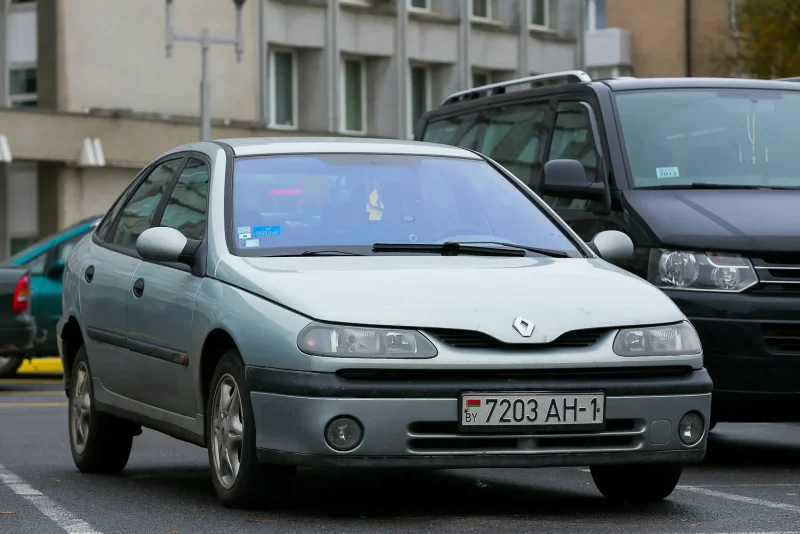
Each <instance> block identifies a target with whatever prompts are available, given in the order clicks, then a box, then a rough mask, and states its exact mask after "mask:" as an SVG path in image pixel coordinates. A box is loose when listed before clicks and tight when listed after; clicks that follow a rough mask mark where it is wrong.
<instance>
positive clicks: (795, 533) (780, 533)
mask: <svg viewBox="0 0 800 534" xmlns="http://www.w3.org/2000/svg"><path fill="white" fill-rule="evenodd" d="M675 534H686V532H676V533H675ZM692 534H800V530H770V531H767V530H764V531H761V530H759V531H748V532H693V533H692Z"/></svg>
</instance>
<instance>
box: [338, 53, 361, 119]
mask: <svg viewBox="0 0 800 534" xmlns="http://www.w3.org/2000/svg"><path fill="white" fill-rule="evenodd" d="M342 86H343V87H342V107H343V108H344V109H343V113H342V115H343V124H342V130H343V131H344V132H346V133H355V134H365V133H366V132H367V66H366V62H365V61H364V60H363V59H345V60H344V68H343V69H342Z"/></svg>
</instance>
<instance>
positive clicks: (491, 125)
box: [478, 104, 547, 188]
mask: <svg viewBox="0 0 800 534" xmlns="http://www.w3.org/2000/svg"><path fill="white" fill-rule="evenodd" d="M546 112H547V106H546V105H536V104H531V105H524V106H512V107H505V108H499V109H496V110H489V111H487V112H486V115H485V120H486V123H487V125H486V131H485V132H484V134H483V140H482V142H481V146H480V147H479V148H478V151H479V152H482V153H484V154H486V155H487V156H489V157H490V158H492V159H493V160H495V161H496V162H497V163H499V164H500V165H502V166H503V167H505V168H506V169H508V170H509V171H511V172H512V173H513V174H514V175H515V176H516V177H517V178H519V179H520V180H522V181H523V182H525V183H526V184H527V185H528V186H530V187H534V188H535V187H536V185H537V184H538V183H539V173H540V172H541V170H542V162H541V157H540V154H541V144H542V141H543V139H544V138H545V129H546V125H545V117H546Z"/></svg>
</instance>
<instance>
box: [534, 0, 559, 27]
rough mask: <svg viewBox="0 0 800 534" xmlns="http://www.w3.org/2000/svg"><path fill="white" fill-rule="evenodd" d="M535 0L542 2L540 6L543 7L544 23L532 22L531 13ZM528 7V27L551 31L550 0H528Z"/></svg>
mask: <svg viewBox="0 0 800 534" xmlns="http://www.w3.org/2000/svg"><path fill="white" fill-rule="evenodd" d="M535 2H542V7H543V8H544V24H536V23H535V22H533V13H534V6H535ZM528 8H529V10H530V11H529V13H530V17H529V18H528V28H529V29H531V30H547V31H552V30H553V28H552V26H551V25H552V22H553V21H552V20H551V17H550V16H551V13H550V0H528Z"/></svg>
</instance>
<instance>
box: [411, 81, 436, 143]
mask: <svg viewBox="0 0 800 534" xmlns="http://www.w3.org/2000/svg"><path fill="white" fill-rule="evenodd" d="M409 85H410V86H411V90H410V91H409V96H410V105H409V111H410V116H409V122H410V124H409V134H410V135H413V132H414V128H415V127H416V124H417V122H419V119H420V118H421V117H422V115H423V114H424V113H425V112H426V111H428V109H430V105H431V100H432V96H431V93H432V88H431V71H430V69H429V68H428V67H427V66H423V65H412V66H411V75H410V76H409Z"/></svg>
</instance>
